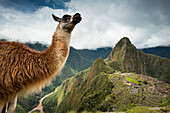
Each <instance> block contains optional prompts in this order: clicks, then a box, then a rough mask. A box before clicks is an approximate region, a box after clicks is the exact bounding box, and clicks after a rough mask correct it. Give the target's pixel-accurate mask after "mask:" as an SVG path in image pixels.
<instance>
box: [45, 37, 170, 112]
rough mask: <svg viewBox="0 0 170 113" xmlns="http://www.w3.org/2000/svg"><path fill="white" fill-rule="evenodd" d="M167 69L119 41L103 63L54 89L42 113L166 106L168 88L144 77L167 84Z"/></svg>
mask: <svg viewBox="0 0 170 113" xmlns="http://www.w3.org/2000/svg"><path fill="white" fill-rule="evenodd" d="M168 66H169V60H168V59H166V58H161V57H158V56H155V55H148V54H144V53H143V52H141V51H138V50H137V49H136V47H135V46H133V45H132V44H131V42H130V40H129V39H128V38H123V39H121V40H120V41H119V42H118V43H117V44H116V46H115V48H114V49H113V50H112V52H111V53H110V55H109V56H108V58H107V59H105V60H103V59H102V58H98V59H97V60H96V61H95V62H94V63H93V64H92V66H91V67H90V68H88V69H87V70H84V71H82V72H79V73H78V74H76V75H75V76H73V77H72V78H70V79H67V80H65V81H64V82H63V83H62V85H61V86H59V87H57V88H56V90H55V92H54V93H53V94H52V95H51V96H49V97H47V98H46V99H45V101H44V102H43V104H44V109H45V112H47V113H50V112H57V113H63V112H67V111H75V112H82V111H92V112H96V111H103V112H105V111H126V110H127V109H130V108H132V107H135V106H163V104H164V103H163V102H165V103H166V104H164V105H167V104H169V96H170V94H169V92H170V85H169V84H167V83H164V82H161V81H159V80H157V79H155V78H152V77H149V76H147V75H144V74H148V75H149V74H150V75H151V76H154V77H157V78H159V79H162V80H165V81H166V82H168V80H166V77H169V76H168V75H169V70H168V69H169V67H168ZM125 72H126V73H125ZM127 72H128V73H127ZM130 72H133V73H130ZM135 73H140V74H135ZM142 74H143V75H142ZM158 75H159V76H158ZM54 106H55V107H54Z"/></svg>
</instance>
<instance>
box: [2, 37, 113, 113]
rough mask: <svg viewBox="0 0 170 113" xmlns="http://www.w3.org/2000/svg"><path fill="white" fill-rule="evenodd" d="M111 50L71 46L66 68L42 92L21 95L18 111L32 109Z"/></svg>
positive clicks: (37, 45)
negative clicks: (47, 95)
mask: <svg viewBox="0 0 170 113" xmlns="http://www.w3.org/2000/svg"><path fill="white" fill-rule="evenodd" d="M3 41H6V40H3ZM25 44H26V45H27V46H29V48H31V49H35V50H38V51H44V50H45V49H46V48H47V45H44V44H41V43H39V42H36V43H30V42H26V43H25ZM111 50H112V48H99V49H96V50H87V49H83V50H77V49H75V48H73V47H70V54H69V57H68V60H67V62H66V64H65V66H64V68H63V69H62V71H61V73H60V74H59V75H58V76H56V78H55V80H53V81H52V83H51V84H50V85H49V86H47V87H45V88H44V89H42V91H41V93H39V94H34V95H30V96H28V97H24V96H23V95H20V96H19V98H18V104H17V109H16V113H20V112H19V111H22V113H25V112H28V111H30V110H31V109H33V108H34V107H36V106H37V105H38V102H39V99H40V98H42V97H43V96H44V95H46V94H48V93H50V92H52V91H54V90H55V88H56V87H57V86H59V85H60V84H61V83H62V82H63V81H64V80H65V79H67V78H70V77H72V76H73V75H75V74H76V73H77V72H79V71H82V70H84V69H87V68H88V67H90V65H92V64H93V62H94V61H95V59H96V58H98V57H100V56H101V57H102V58H106V57H107V56H108V55H109V53H110V51H111ZM24 111H25V112H24Z"/></svg>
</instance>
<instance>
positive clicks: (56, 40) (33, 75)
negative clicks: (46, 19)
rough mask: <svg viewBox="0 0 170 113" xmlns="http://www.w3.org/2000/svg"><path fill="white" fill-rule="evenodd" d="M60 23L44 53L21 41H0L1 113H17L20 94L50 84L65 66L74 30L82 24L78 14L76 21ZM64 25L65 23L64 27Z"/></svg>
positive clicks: (34, 90)
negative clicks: (77, 25)
mask: <svg viewBox="0 0 170 113" xmlns="http://www.w3.org/2000/svg"><path fill="white" fill-rule="evenodd" d="M53 18H54V19H55V20H57V21H58V20H59V22H60V24H59V25H58V26H57V28H56V31H55V33H54V35H53V40H52V44H51V45H50V46H49V47H48V48H47V49H46V50H45V51H43V52H40V51H35V50H32V49H29V48H28V47H27V46H26V45H24V44H21V43H19V42H7V41H6V42H4V41H0V113H2V112H3V113H5V112H8V113H14V112H15V107H16V102H17V96H18V93H20V92H24V93H26V94H28V93H31V92H38V91H40V90H41V88H42V87H44V86H45V85H46V84H49V83H50V82H51V80H52V78H54V76H55V75H56V74H57V73H58V72H59V71H60V70H61V68H62V67H63V66H64V64H65V61H66V59H67V57H68V54H69V47H70V38H71V31H72V30H73V28H74V26H75V25H76V24H77V23H78V22H80V21H81V17H80V14H78V13H77V14H75V15H74V18H73V21H71V19H70V18H67V19H69V20H70V21H66V22H65V18H64V16H63V18H58V17H56V16H55V15H53ZM61 24H63V25H62V26H61Z"/></svg>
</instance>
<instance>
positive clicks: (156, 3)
mask: <svg viewBox="0 0 170 113" xmlns="http://www.w3.org/2000/svg"><path fill="white" fill-rule="evenodd" d="M169 4H170V0H0V38H5V39H8V40H10V41H19V42H27V41H30V42H36V41H38V42H41V43H44V44H48V45H49V44H51V41H52V36H53V33H54V32H55V28H56V26H57V25H58V23H57V22H55V21H54V20H53V19H52V16H51V14H52V13H53V14H55V15H57V16H59V17H62V16H63V15H64V14H75V13H77V12H78V13H80V14H81V15H82V21H81V22H80V23H79V24H78V25H76V27H75V28H74V30H73V32H72V37H71V42H70V43H71V46H73V47H74V48H76V49H96V48H100V47H114V45H115V44H116V43H117V42H118V41H119V40H120V39H121V38H122V37H128V38H129V39H130V40H131V42H132V44H134V45H135V46H136V47H137V48H145V47H155V46H160V45H163V46H168V45H169V44H170V13H169V11H170V7H169Z"/></svg>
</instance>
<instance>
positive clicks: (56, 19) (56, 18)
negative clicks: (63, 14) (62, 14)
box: [52, 14, 61, 22]
mask: <svg viewBox="0 0 170 113" xmlns="http://www.w3.org/2000/svg"><path fill="white" fill-rule="evenodd" d="M52 17H53V19H54V20H55V21H57V22H60V20H61V18H59V17H57V16H55V15H54V14H52Z"/></svg>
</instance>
